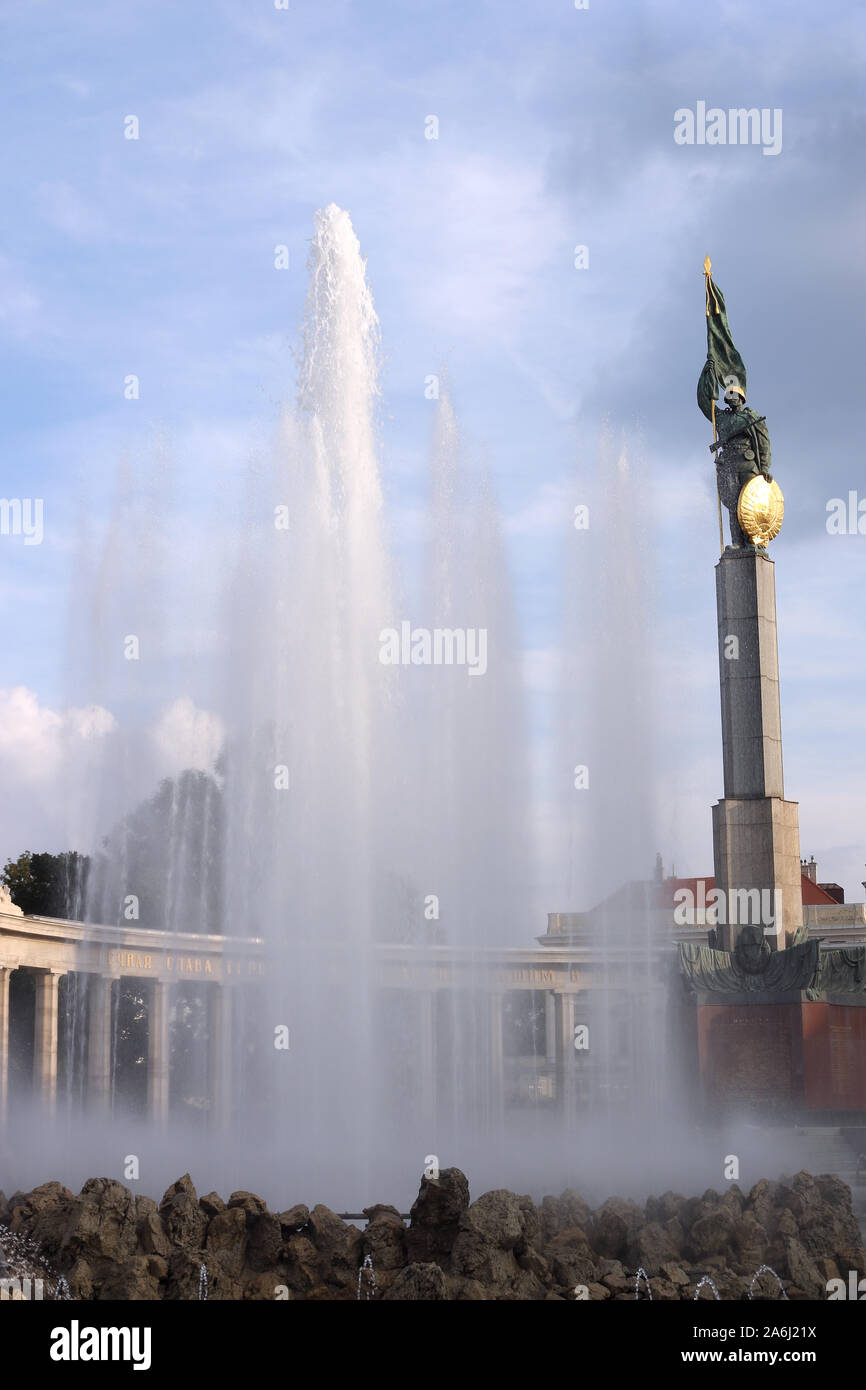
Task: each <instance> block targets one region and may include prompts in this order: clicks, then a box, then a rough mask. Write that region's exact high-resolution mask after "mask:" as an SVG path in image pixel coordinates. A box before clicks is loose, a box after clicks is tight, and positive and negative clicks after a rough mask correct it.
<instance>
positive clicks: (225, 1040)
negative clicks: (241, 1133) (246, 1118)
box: [210, 984, 235, 1129]
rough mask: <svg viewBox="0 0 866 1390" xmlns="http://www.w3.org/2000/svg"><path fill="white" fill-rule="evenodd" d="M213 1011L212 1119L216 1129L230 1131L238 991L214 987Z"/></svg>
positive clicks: (211, 1018)
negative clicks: (236, 997) (236, 992)
mask: <svg viewBox="0 0 866 1390" xmlns="http://www.w3.org/2000/svg"><path fill="white" fill-rule="evenodd" d="M213 990H214V993H213V998H212V999H211V1011H210V1084H211V1102H212V1103H211V1117H212V1123H213V1125H214V1127H215V1128H217V1129H228V1127H229V1126H230V1125H231V1123H232V1120H233V1118H234V1088H233V1086H232V1078H233V1069H232V1047H233V1045H234V1044H233V1036H234V999H235V989H234V986H233V985H229V984H218V985H217V984H215V985H214V986H213Z"/></svg>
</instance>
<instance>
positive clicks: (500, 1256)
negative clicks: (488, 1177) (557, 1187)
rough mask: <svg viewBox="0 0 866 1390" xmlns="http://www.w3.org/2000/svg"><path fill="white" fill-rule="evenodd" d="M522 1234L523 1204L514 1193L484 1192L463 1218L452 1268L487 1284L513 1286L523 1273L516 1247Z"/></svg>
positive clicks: (500, 1190) (466, 1276)
mask: <svg viewBox="0 0 866 1390" xmlns="http://www.w3.org/2000/svg"><path fill="white" fill-rule="evenodd" d="M522 1234H523V1220H522V1213H521V1210H520V1205H519V1202H518V1199H517V1197H515V1195H514V1193H513V1192H507V1191H505V1190H504V1189H502V1188H497V1189H494V1190H493V1191H492V1192H485V1193H484V1195H483V1196H481V1197H479V1198H478V1199H477V1201H475V1202H473V1203H472V1205H471V1206H469V1207H468V1208H467V1209H466V1211H464V1212H463V1214H462V1215H461V1217H460V1222H459V1229H458V1232H457V1236H456V1239H455V1241H454V1246H453V1249H452V1252H451V1271H452V1273H454V1274H459V1275H463V1277H464V1278H468V1279H479V1280H480V1281H481V1282H482V1283H483V1284H484V1285H485V1286H487V1285H490V1284H492V1285H493V1286H494V1287H502V1288H505V1287H506V1286H508V1287H512V1286H513V1285H514V1282H515V1281H516V1279H517V1277H518V1275H519V1274H520V1268H519V1266H518V1264H517V1260H516V1257H515V1255H514V1248H515V1246H516V1245H517V1244H518V1243H519V1242H520V1240H521V1237H522Z"/></svg>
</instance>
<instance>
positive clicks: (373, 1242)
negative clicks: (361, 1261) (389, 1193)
mask: <svg viewBox="0 0 866 1390" xmlns="http://www.w3.org/2000/svg"><path fill="white" fill-rule="evenodd" d="M364 1215H365V1216H367V1217H369V1218H370V1219H369V1221H368V1223H367V1228H366V1230H365V1231H364V1232H363V1244H362V1251H363V1255H364V1256H367V1255H369V1256H370V1258H371V1259H372V1261H373V1272H374V1273H375V1275H376V1277H377V1278H378V1276H379V1274H380V1273H381V1272H382V1271H384V1270H388V1269H402V1267H403V1265H404V1264H405V1263H406V1227H405V1226H404V1225H403V1218H402V1217H401V1215H400V1213H399V1212H398V1211H397V1210H396V1208H394V1207H385V1206H377V1207H366V1208H365V1209H364Z"/></svg>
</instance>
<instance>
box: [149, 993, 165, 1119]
mask: <svg viewBox="0 0 866 1390" xmlns="http://www.w3.org/2000/svg"><path fill="white" fill-rule="evenodd" d="M169 988H170V986H169V985H168V983H167V982H166V981H165V980H154V981H153V984H152V985H151V992H150V1008H149V1011H148V1020H147V1023H148V1030H147V1113H148V1115H150V1117H151V1119H154V1120H156V1122H157V1124H165V1123H166V1121H167V1120H168V1085H169V1054H168V1004H169V997H168V992H169Z"/></svg>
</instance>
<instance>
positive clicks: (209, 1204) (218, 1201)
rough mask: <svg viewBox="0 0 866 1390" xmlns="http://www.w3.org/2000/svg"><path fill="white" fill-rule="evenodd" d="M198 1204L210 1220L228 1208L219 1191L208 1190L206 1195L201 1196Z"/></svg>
mask: <svg viewBox="0 0 866 1390" xmlns="http://www.w3.org/2000/svg"><path fill="white" fill-rule="evenodd" d="M198 1204H199V1206H200V1207H201V1209H202V1211H203V1212H204V1214H205V1216H206V1217H207V1218H208V1220H210V1218H211V1217H212V1216H218V1215H219V1213H220V1212H221V1211H225V1209H226V1204H225V1202H224V1201H223V1199H222V1197H221V1196H220V1195H219V1193H218V1192H208V1193H207V1194H206V1195H205V1196H204V1197H199V1199H198Z"/></svg>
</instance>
